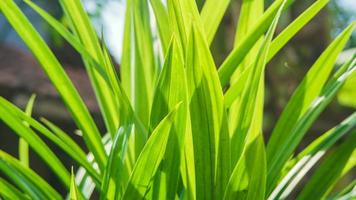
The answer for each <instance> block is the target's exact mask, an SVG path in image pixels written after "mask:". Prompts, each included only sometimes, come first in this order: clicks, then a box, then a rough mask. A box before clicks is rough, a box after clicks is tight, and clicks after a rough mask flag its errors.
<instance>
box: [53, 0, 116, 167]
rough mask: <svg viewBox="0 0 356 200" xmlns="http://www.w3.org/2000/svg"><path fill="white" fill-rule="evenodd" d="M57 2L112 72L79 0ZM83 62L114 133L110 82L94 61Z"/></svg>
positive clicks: (84, 44) (78, 32)
mask: <svg viewBox="0 0 356 200" xmlns="http://www.w3.org/2000/svg"><path fill="white" fill-rule="evenodd" d="M59 2H60V4H61V6H62V8H63V10H64V13H65V16H66V17H67V18H68V19H69V22H70V25H71V28H72V30H73V32H74V33H75V35H76V36H77V37H78V39H79V40H80V41H81V43H82V44H83V46H84V47H85V48H86V49H87V50H88V52H89V53H90V54H91V55H92V57H93V58H94V60H96V61H98V63H100V64H101V66H103V71H105V72H106V74H110V73H112V71H110V70H112V69H113V68H112V67H106V65H108V64H109V63H107V62H105V60H106V58H105V55H104V52H103V49H102V48H101V45H100V42H99V39H98V37H97V35H96V33H95V30H94V28H93V27H92V24H91V22H90V20H89V17H88V15H87V14H86V13H85V10H84V8H83V6H82V4H81V1H80V0H60V1H59ZM84 64H85V65H86V66H87V69H88V70H87V71H88V74H89V78H90V80H91V83H92V86H93V88H94V92H95V94H96V97H97V100H98V103H99V106H100V109H101V111H102V114H103V118H104V122H105V125H106V128H107V131H108V132H109V133H111V134H112V135H114V134H115V131H116V129H117V128H118V126H119V125H118V123H119V119H118V116H119V115H118V105H117V102H116V101H115V99H114V93H113V92H111V86H110V84H109V83H107V82H106V81H105V79H104V77H103V76H101V74H100V71H98V70H97V67H96V66H95V63H93V62H91V60H86V59H84ZM100 168H101V167H100Z"/></svg>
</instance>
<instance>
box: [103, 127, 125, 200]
mask: <svg viewBox="0 0 356 200" xmlns="http://www.w3.org/2000/svg"><path fill="white" fill-rule="evenodd" d="M131 131H132V126H128V127H120V128H119V130H118V133H117V134H116V135H115V137H114V139H113V142H112V147H111V151H110V154H109V160H108V164H107V166H106V169H105V172H104V176H103V181H102V185H101V193H100V199H115V198H117V196H121V195H122V193H123V191H122V190H123V183H122V179H123V178H122V176H123V173H124V172H123V171H124V169H123V157H124V153H125V151H124V149H125V147H126V144H127V139H128V137H129V135H130V133H131Z"/></svg>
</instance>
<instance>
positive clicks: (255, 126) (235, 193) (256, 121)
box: [224, 2, 285, 199]
mask: <svg viewBox="0 0 356 200" xmlns="http://www.w3.org/2000/svg"><path fill="white" fill-rule="evenodd" d="M284 5H285V2H283V3H282V5H281V7H280V9H279V10H278V12H277V14H276V16H275V18H274V20H273V22H272V24H271V26H270V28H269V30H268V32H267V35H266V38H265V40H264V42H263V44H262V45H261V48H260V50H259V52H258V55H257V57H258V59H257V60H256V61H255V63H254V65H253V68H252V69H251V71H249V72H250V73H249V74H248V79H247V81H246V83H245V84H246V85H245V88H244V89H243V93H242V97H241V105H240V106H241V109H242V110H241V113H240V116H239V118H238V120H239V121H238V122H237V125H238V126H237V128H236V132H237V133H238V134H239V135H237V136H236V137H233V138H232V139H231V146H232V147H236V148H235V150H234V151H233V152H234V155H233V156H232V157H231V158H232V159H231V160H232V162H233V160H236V161H235V163H236V164H235V163H234V162H233V163H232V164H234V165H235V167H234V170H233V172H232V175H231V177H230V180H229V183H228V185H227V188H226V190H225V195H224V198H225V199H244V198H247V199H264V197H265V182H266V155H265V147H264V141H263V136H262V134H261V131H262V114H263V94H262V93H261V92H262V91H263V89H264V88H263V86H264V85H263V81H264V78H263V74H264V69H265V66H266V58H267V55H268V51H269V47H270V45H271V41H272V37H273V34H274V31H275V29H276V27H277V23H278V20H279V18H280V16H281V13H282V10H283V7H284ZM257 163H259V164H257Z"/></svg>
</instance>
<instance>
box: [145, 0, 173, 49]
mask: <svg viewBox="0 0 356 200" xmlns="http://www.w3.org/2000/svg"><path fill="white" fill-rule="evenodd" d="M150 2H151V5H152V9H153V12H154V14H155V19H156V21H157V26H158V32H159V35H160V39H161V44H162V48H163V52H166V51H167V49H168V46H169V40H170V37H171V35H172V32H171V30H170V25H169V21H168V19H169V18H168V11H167V9H166V8H165V5H163V3H162V1H161V0H150Z"/></svg>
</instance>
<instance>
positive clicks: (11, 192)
mask: <svg viewBox="0 0 356 200" xmlns="http://www.w3.org/2000/svg"><path fill="white" fill-rule="evenodd" d="M0 188H1V190H0V196H2V197H4V198H6V199H11V200H25V199H26V200H27V199H30V198H29V197H28V196H27V195H25V194H24V193H22V192H21V191H19V190H18V189H17V188H16V187H14V186H13V185H11V184H10V183H8V182H7V181H6V180H4V179H2V178H0Z"/></svg>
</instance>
